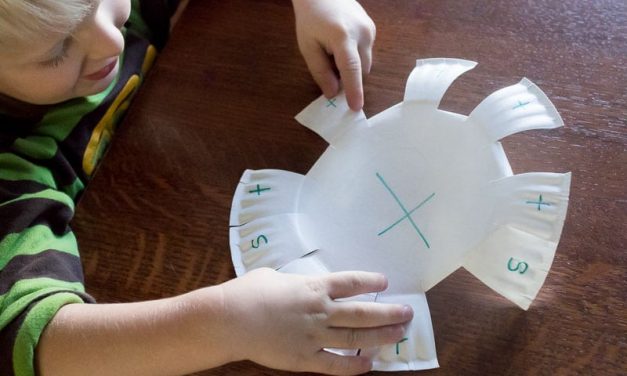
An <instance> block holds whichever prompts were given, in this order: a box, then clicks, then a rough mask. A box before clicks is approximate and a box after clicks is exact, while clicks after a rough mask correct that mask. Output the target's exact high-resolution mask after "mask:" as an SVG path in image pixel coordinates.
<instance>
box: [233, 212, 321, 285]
mask: <svg viewBox="0 0 627 376" xmlns="http://www.w3.org/2000/svg"><path fill="white" fill-rule="evenodd" d="M296 217H298V215H297V214H280V215H274V216H271V217H265V218H260V219H256V220H254V221H252V222H249V223H246V224H245V225H242V226H238V227H231V229H230V238H231V254H232V257H231V259H232V260H233V261H236V260H239V261H240V262H241V265H240V266H239V267H238V268H239V269H240V270H243V271H248V270H251V269H256V268H262V267H268V268H272V269H279V268H281V267H282V266H284V265H285V264H287V263H289V262H290V261H292V260H294V259H297V258H299V257H301V256H303V255H306V254H308V253H310V252H312V251H313V250H314V249H315V248H312V247H307V246H306V245H305V244H303V242H302V241H301V239H300V237H299V236H298V234H299V231H298V229H297V226H296V223H297V218H296ZM234 254H235V255H234ZM238 268H236V270H237V269H238ZM238 275H239V274H238Z"/></svg>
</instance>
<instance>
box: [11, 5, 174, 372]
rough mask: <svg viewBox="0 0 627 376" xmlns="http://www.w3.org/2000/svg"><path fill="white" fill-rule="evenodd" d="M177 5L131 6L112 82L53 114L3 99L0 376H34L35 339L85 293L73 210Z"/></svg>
mask: <svg viewBox="0 0 627 376" xmlns="http://www.w3.org/2000/svg"><path fill="white" fill-rule="evenodd" d="M177 4H178V1H176V0H175V1H171V0H143V1H141V3H140V0H133V1H132V5H133V7H132V12H131V17H130V19H129V21H128V22H127V24H126V26H125V30H124V32H125V40H126V44H125V49H124V54H123V56H122V57H121V61H120V70H119V73H118V76H117V78H116V80H115V81H114V82H113V83H112V84H111V85H110V86H109V87H108V88H107V89H106V90H105V91H104V92H102V93H99V94H96V95H93V96H89V97H84V98H76V99H73V100H70V101H68V102H64V103H61V104H58V105H54V106H33V105H29V104H25V103H20V102H17V101H15V100H12V99H10V98H7V97H3V96H2V95H0V374H1V375H19V376H22V375H34V374H35V368H34V363H35V359H34V355H35V348H36V346H37V343H38V341H39V337H40V335H41V333H42V331H43V330H44V328H45V327H46V325H47V324H48V322H49V321H50V320H51V319H52V317H53V316H54V315H55V314H56V312H57V311H58V310H59V308H61V307H62V306H63V305H65V304H69V303H83V302H87V303H91V302H94V299H93V298H92V297H90V296H89V295H88V294H86V293H85V288H84V285H83V272H82V266H81V262H80V258H79V253H78V247H77V242H76V239H75V237H74V234H73V233H72V230H71V228H70V221H71V220H72V217H73V215H74V205H75V203H76V201H77V199H78V198H79V196H80V195H81V193H82V192H83V190H84V188H85V185H86V184H87V182H88V181H89V179H90V177H91V175H92V174H93V172H94V170H95V167H96V166H97V164H98V162H99V160H100V158H101V156H102V155H103V153H104V151H105V149H106V148H107V145H108V143H109V141H110V139H111V136H112V134H113V132H114V131H115V127H116V125H117V123H118V122H119V120H120V118H121V117H122V116H123V114H124V111H125V109H126V108H127V107H128V102H129V101H130V100H131V98H132V97H133V95H134V93H135V91H136V90H137V88H138V86H139V84H140V83H141V81H142V79H143V77H144V75H145V73H146V71H147V70H148V69H149V68H150V66H151V64H152V61H153V60H154V58H155V56H156V54H157V50H158V49H159V48H161V47H162V46H163V44H164V43H165V40H166V38H167V36H168V32H169V17H170V15H171V14H172V12H173V11H174V10H175V8H176V6H177Z"/></svg>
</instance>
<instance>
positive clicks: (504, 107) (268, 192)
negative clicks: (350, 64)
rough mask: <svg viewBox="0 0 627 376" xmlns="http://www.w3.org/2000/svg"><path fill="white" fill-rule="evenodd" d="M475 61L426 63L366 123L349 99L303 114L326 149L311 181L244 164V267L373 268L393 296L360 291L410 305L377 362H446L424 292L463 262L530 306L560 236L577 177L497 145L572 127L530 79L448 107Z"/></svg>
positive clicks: (236, 213) (237, 232)
mask: <svg viewBox="0 0 627 376" xmlns="http://www.w3.org/2000/svg"><path fill="white" fill-rule="evenodd" d="M475 65H476V63H474V62H471V61H466V60H458V59H426V60H418V61H417V64H416V67H415V69H414V70H413V71H412V73H411V75H410V76H409V80H408V82H407V87H406V89H405V97H404V100H403V102H402V103H400V104H398V105H395V106H393V107H391V108H389V109H387V110H386V111H384V112H382V113H380V114H377V115H376V116H374V117H372V118H370V119H366V117H365V115H364V113H363V112H362V111H359V112H354V111H351V110H350V109H349V108H348V105H347V103H346V98H345V96H344V95H343V94H340V95H338V96H337V97H335V98H332V99H327V98H324V97H320V98H318V99H317V100H316V101H314V102H313V103H311V104H310V105H309V106H308V107H307V108H305V109H304V110H303V111H302V112H301V113H300V114H298V115H297V116H296V119H297V120H298V121H299V122H300V123H302V124H303V125H304V126H306V127H308V128H310V129H311V130H313V131H314V132H316V133H318V134H319V135H320V136H321V137H323V138H324V139H325V140H326V141H327V142H328V143H329V147H328V148H327V150H326V151H325V152H324V154H323V155H322V156H321V157H320V159H319V160H318V161H317V162H316V163H315V165H314V166H313V167H312V168H311V170H310V171H309V172H308V173H307V175H306V176H303V175H299V174H295V173H291V172H287V171H281V170H258V171H251V170H247V171H245V172H244V174H243V176H242V178H241V182H240V184H239V185H238V186H237V189H236V192H235V196H234V198H233V205H232V209H231V218H230V225H231V229H230V238H231V255H232V259H233V264H234V266H235V270H236V273H237V274H238V275H241V274H244V273H245V272H246V271H248V270H251V269H254V268H259V267H270V268H274V269H277V270H279V271H282V272H287V273H301V274H322V273H328V272H333V271H342V270H365V271H375V272H381V273H383V274H385V275H386V276H387V277H388V279H389V288H388V290H386V291H385V292H383V293H379V294H371V295H362V296H359V297H356V298H355V299H360V300H370V301H377V302H394V303H401V304H408V305H411V306H412V307H413V309H414V312H415V314H414V319H413V320H412V322H411V323H410V324H409V327H408V329H407V333H406V337H405V338H403V340H402V341H400V342H399V343H397V344H395V345H391V346H386V347H382V348H378V349H342V350H339V349H329V351H335V352H338V353H342V354H349V353H350V354H356V353H357V351H361V354H370V355H373V356H374V359H375V361H374V369H376V370H385V371H397V370H417V369H426V368H434V367H437V366H438V363H437V359H436V351H435V344H434V339H433V329H432V325H431V319H430V315H429V308H428V306H427V301H426V299H425V294H424V292H425V291H427V290H429V289H430V288H431V287H433V286H434V285H436V284H437V283H438V282H439V281H441V280H442V279H444V278H445V277H446V276H448V275H449V274H451V273H452V272H453V271H455V270H456V269H457V268H459V267H460V266H463V267H464V268H465V269H467V270H468V271H470V272H471V273H472V274H474V275H475V276H476V277H477V278H479V279H480V280H481V281H483V282H484V283H485V284H486V285H488V286H489V287H491V288H492V289H494V290H495V291H497V292H498V293H500V294H502V295H503V296H505V297H506V298H508V299H509V300H511V301H512V302H514V303H515V304H517V305H519V306H520V307H521V308H523V309H527V308H528V307H529V305H530V304H531V302H532V300H533V299H534V298H535V296H536V294H537V293H538V290H539V289H540V287H541V285H542V284H543V282H544V279H545V277H546V275H547V273H548V270H549V268H550V266H551V263H552V261H553V256H554V254H555V249H556V247H557V244H558V241H559V238H560V234H561V231H562V227H563V223H564V218H565V215H566V209H567V206H568V195H569V189H570V173H565V174H559V173H546V172H542V173H539V172H531V173H524V174H517V175H513V173H512V170H511V167H510V165H509V162H508V160H507V157H506V155H505V152H504V150H503V147H502V146H501V144H500V143H499V140H500V139H502V138H504V137H506V136H508V135H511V134H513V133H517V132H521V131H525V130H529V129H549V128H556V127H560V126H562V125H563V123H562V119H561V118H560V116H559V114H558V113H557V111H556V109H555V107H554V106H553V104H552V103H551V102H550V101H549V99H548V98H547V97H546V95H545V94H544V93H543V92H542V91H541V90H540V89H539V88H538V87H537V86H535V85H534V84H533V83H531V82H530V81H529V80H527V79H522V81H520V82H519V83H517V84H515V85H512V86H510V87H507V88H504V89H501V90H498V91H496V92H495V93H493V94H491V95H490V96H489V97H487V98H486V99H485V100H483V101H482V102H481V103H480V104H479V105H478V106H477V107H476V108H475V109H474V110H473V111H472V113H471V114H470V115H469V116H464V115H460V114H456V113H451V112H447V111H442V110H439V109H438V105H439V102H440V100H441V98H442V96H443V95H444V92H445V91H446V89H447V88H448V87H449V86H450V84H451V83H452V82H453V81H454V80H455V79H456V78H457V77H458V76H459V75H461V74H462V73H464V72H466V71H468V70H470V69H472V68H473V67H474V66H475Z"/></svg>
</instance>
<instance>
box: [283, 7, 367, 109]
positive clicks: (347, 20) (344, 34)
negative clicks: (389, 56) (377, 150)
mask: <svg viewBox="0 0 627 376" xmlns="http://www.w3.org/2000/svg"><path fill="white" fill-rule="evenodd" d="M292 3H293V5H294V13H295V14H296V36H297V39H298V46H299V48H300V51H301V53H302V54H303V57H304V58H305V62H306V63H307V67H308V68H309V70H310V71H311V74H312V76H313V78H314V80H315V81H316V83H317V84H318V86H320V88H321V89H322V92H323V93H324V95H325V96H326V97H328V98H331V97H334V96H335V95H336V94H337V93H338V91H339V88H340V82H339V80H338V77H337V75H336V73H335V72H336V71H335V69H336V68H337V71H339V75H340V79H341V80H342V85H343V87H344V90H345V92H346V97H347V100H348V105H349V107H350V108H351V109H353V110H355V111H357V110H360V109H361V108H362V107H363V105H364V94H363V86H362V75H364V74H368V73H369V72H370V67H371V65H372V45H373V44H374V39H375V35H376V28H375V25H374V22H373V21H372V19H370V17H369V16H368V14H367V13H366V11H364V9H363V8H362V7H361V5H359V3H357V2H356V1H354V0H293V1H292Z"/></svg>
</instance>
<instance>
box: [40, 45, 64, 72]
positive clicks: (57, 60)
mask: <svg viewBox="0 0 627 376" xmlns="http://www.w3.org/2000/svg"><path fill="white" fill-rule="evenodd" d="M70 42H71V38H68V39H66V40H65V41H64V42H63V46H62V48H61V51H59V53H58V54H57V55H56V56H55V57H53V58H51V59H49V60H46V61H42V62H41V63H40V65H41V66H43V67H45V68H56V67H58V66H59V65H61V64H63V62H64V61H65V58H66V57H67V56H68V54H67V52H68V48H69V46H70Z"/></svg>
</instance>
